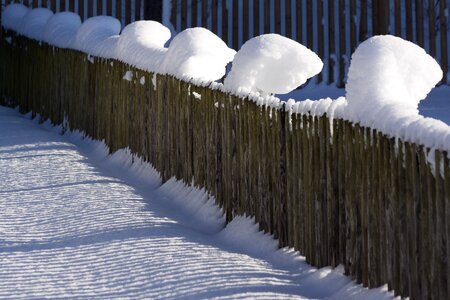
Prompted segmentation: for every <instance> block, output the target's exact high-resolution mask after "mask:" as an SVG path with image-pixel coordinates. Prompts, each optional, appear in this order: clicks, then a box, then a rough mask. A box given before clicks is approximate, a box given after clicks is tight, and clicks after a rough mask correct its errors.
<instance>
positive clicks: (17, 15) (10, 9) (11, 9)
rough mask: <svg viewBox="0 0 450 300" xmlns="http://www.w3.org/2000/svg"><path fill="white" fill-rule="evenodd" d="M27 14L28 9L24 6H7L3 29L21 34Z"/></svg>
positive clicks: (3, 17)
mask: <svg viewBox="0 0 450 300" xmlns="http://www.w3.org/2000/svg"><path fill="white" fill-rule="evenodd" d="M27 12H28V8H27V7H26V6H25V5H22V4H10V5H8V6H6V8H5V10H4V11H3V13H2V27H3V28H5V29H10V30H14V31H15V32H19V28H20V24H21V23H22V19H23V17H24V16H25V15H26V14H27Z"/></svg>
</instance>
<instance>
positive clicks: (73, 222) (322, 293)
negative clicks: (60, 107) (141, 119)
mask: <svg viewBox="0 0 450 300" xmlns="http://www.w3.org/2000/svg"><path fill="white" fill-rule="evenodd" d="M29 116H30V115H28V117H29ZM38 121H39V117H37V118H36V119H35V120H34V121H30V120H29V119H28V118H27V117H24V116H22V115H20V114H19V113H18V112H16V111H14V110H12V109H9V108H4V107H0V194H1V197H0V211H1V212H2V213H1V214H0V232H1V238H0V298H41V299H42V298H89V299H92V298H96V299H97V298H104V299H112V298H133V299H140V298H147V299H148V298H151V299H168V298H169V299H174V298H177V299H178V298H183V299H205V298H213V297H216V298H217V299H224V298H226V299H229V298H253V299H309V298H312V299H392V298H393V295H392V293H388V292H386V286H384V287H382V288H377V289H372V290H368V289H366V288H363V287H361V286H360V285H356V284H355V283H354V282H352V281H351V280H350V279H349V278H348V277H346V276H344V275H342V269H341V268H337V269H335V270H332V269H331V268H322V269H315V268H312V267H311V266H309V265H307V264H306V263H305V260H304V258H303V257H301V256H299V255H298V254H297V253H296V252H294V251H292V250H289V249H277V242H276V241H275V240H274V239H273V238H272V237H271V236H269V235H267V234H263V233H262V232H259V230H258V226H257V225H256V224H254V222H253V220H252V219H250V218H247V217H237V218H235V219H234V220H233V221H232V222H231V223H230V224H228V225H227V226H226V227H225V228H223V227H224V218H223V213H222V211H221V210H220V209H219V208H218V207H217V206H216V205H215V204H214V199H213V198H211V197H209V196H208V195H207V194H206V193H205V191H204V190H201V189H197V188H194V187H192V186H186V185H185V184H183V183H181V182H179V181H176V180H174V179H172V180H169V181H168V182H166V183H164V184H161V180H160V178H159V175H158V173H156V172H155V170H154V169H153V168H152V167H151V166H150V165H149V164H147V163H145V162H143V161H141V160H140V159H138V158H137V157H133V156H131V155H130V153H129V151H128V150H119V151H117V152H115V153H114V154H112V155H108V149H107V147H106V146H105V145H104V144H103V143H101V142H97V141H93V140H90V139H89V138H86V137H84V136H83V135H82V134H80V133H78V132H65V133H64V134H63V135H61V130H62V128H61V127H52V126H51V125H50V124H49V123H44V124H43V125H38Z"/></svg>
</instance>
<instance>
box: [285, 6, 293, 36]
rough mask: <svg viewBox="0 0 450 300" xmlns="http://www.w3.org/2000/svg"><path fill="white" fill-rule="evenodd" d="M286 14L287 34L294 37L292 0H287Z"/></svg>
mask: <svg viewBox="0 0 450 300" xmlns="http://www.w3.org/2000/svg"><path fill="white" fill-rule="evenodd" d="M285 14H286V34H285V35H286V36H287V37H288V38H292V0H286V5H285Z"/></svg>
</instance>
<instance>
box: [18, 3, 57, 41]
mask: <svg viewBox="0 0 450 300" xmlns="http://www.w3.org/2000/svg"><path fill="white" fill-rule="evenodd" d="M51 16H53V12H52V11H51V10H50V9H47V8H35V9H30V10H28V12H27V13H26V15H25V16H23V18H22V22H21V24H20V26H19V30H18V33H19V34H21V35H24V36H26V37H28V38H30V39H33V40H37V41H42V40H43V39H44V30H45V25H46V24H47V21H48V19H50V17H51Z"/></svg>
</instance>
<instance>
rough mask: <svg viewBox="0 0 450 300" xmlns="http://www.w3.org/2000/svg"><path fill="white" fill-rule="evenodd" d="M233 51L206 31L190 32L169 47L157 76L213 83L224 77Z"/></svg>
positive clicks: (193, 30)
mask: <svg viewBox="0 0 450 300" xmlns="http://www.w3.org/2000/svg"><path fill="white" fill-rule="evenodd" d="M235 54H236V51H234V50H233V49H230V48H228V46H227V45H226V44H225V43H224V42H223V41H222V40H221V39H220V38H219V37H218V36H217V35H215V34H214V33H212V32H211V31H209V30H208V29H205V28H200V27H197V28H189V29H186V30H184V31H182V32H180V33H179V34H178V35H177V36H176V37H175V38H174V39H173V40H172V42H171V43H170V46H169V50H168V51H167V54H166V56H165V58H164V61H163V63H162V65H161V69H160V72H161V73H167V74H171V75H174V76H176V77H178V78H185V79H188V80H189V79H191V78H195V79H198V80H206V81H214V80H218V79H220V78H222V77H223V76H224V75H225V70H226V69H225V67H226V65H227V64H228V63H229V62H230V61H232V60H233V57H234V55H235Z"/></svg>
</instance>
